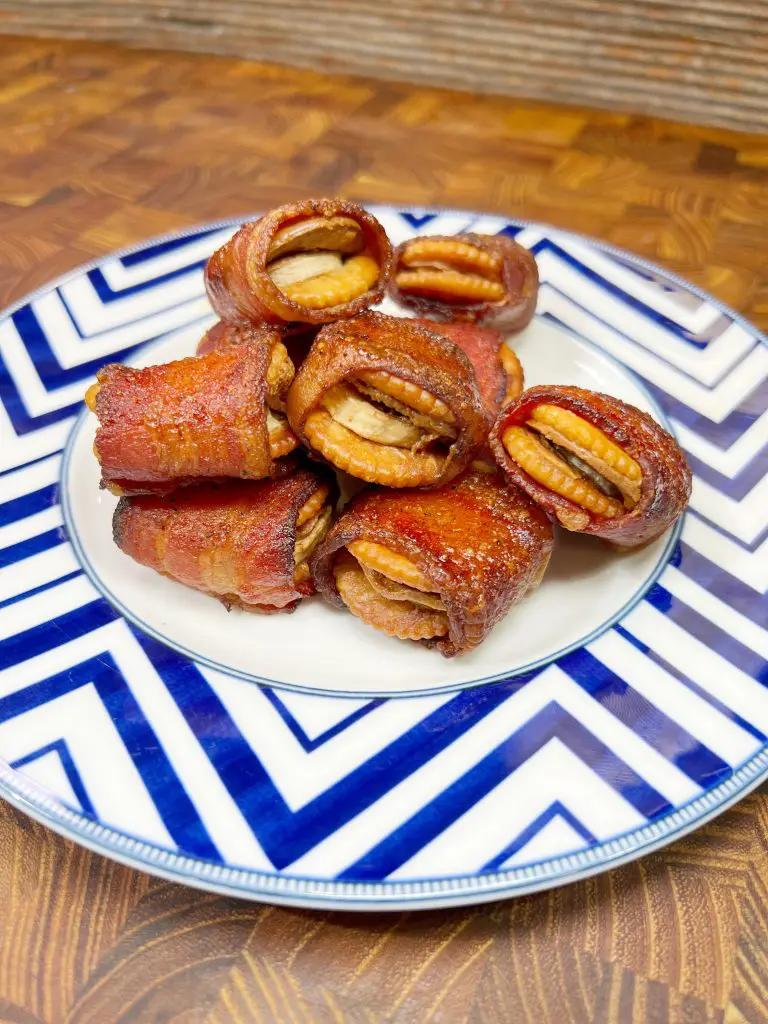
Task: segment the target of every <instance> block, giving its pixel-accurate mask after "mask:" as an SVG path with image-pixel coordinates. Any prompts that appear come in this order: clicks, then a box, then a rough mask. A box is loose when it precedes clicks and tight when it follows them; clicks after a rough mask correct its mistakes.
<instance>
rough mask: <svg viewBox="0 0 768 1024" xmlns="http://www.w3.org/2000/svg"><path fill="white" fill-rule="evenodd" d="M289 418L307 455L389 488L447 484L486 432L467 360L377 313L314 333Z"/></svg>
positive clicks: (291, 395)
mask: <svg viewBox="0 0 768 1024" xmlns="http://www.w3.org/2000/svg"><path fill="white" fill-rule="evenodd" d="M286 409H287V413H288V420H289V422H290V425H291V427H292V429H293V430H294V432H295V433H296V435H297V436H298V437H299V438H300V439H301V441H303V442H304V444H306V445H307V446H308V447H309V448H311V449H313V450H314V451H315V452H317V453H318V454H319V455H321V456H322V457H323V458H324V459H326V460H327V461H328V462H330V463H331V464H332V465H334V466H335V467H336V468H337V469H341V470H344V471H345V472H347V473H349V474H350V475H351V476H353V477H357V478H358V479H361V480H365V481H367V482H369V483H378V484H383V485H386V486H390V487H433V486H439V485H440V484H442V483H445V482H446V481H448V480H450V479H452V478H453V477H454V476H456V475H457V474H458V473H459V472H461V470H462V469H464V468H465V467H466V466H467V465H468V464H469V462H470V461H471V460H472V458H473V457H474V455H475V454H476V453H477V451H478V450H479V448H480V446H481V445H482V444H483V443H484V441H485V439H486V435H487V431H488V423H487V420H486V417H485V415H484V413H483V409H482V405H481V401H480V396H479V393H478V390H477V383H476V380H475V377H474V373H473V371H472V367H471V364H470V362H469V360H468V359H467V357H466V356H465V355H464V353H463V352H462V351H461V350H460V349H459V348H458V347H457V346H456V345H454V344H452V343H451V342H449V341H447V340H446V339H445V338H443V337H442V336H440V335H438V334H436V333H435V332H434V331H431V330H427V329H426V328H424V327H422V326H420V325H419V324H417V323H416V322H415V321H412V320H408V319H404V318H401V317H391V316H386V315H385V314H383V313H374V312H368V313H363V314H361V315H360V316H357V317H355V318H354V319H352V320H346V321H341V322H339V323H336V324H331V325H328V326H327V327H324V328H323V329H322V330H321V331H320V333H319V334H318V335H317V338H316V339H315V342H314V344H313V346H312V349H311V351H310V353H309V355H308V356H307V358H306V359H305V361H304V362H303V363H302V365H301V367H300V368H299V370H298V371H297V373H296V377H295V379H294V381H293V384H292V385H291V387H290V390H289V392H288V397H287V399H286Z"/></svg>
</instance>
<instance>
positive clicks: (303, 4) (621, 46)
mask: <svg viewBox="0 0 768 1024" xmlns="http://www.w3.org/2000/svg"><path fill="white" fill-rule="evenodd" d="M0 31H4V32H9V33H10V32H16V33H30V34H42V35H47V36H50V35H55V36H68V37H81V38H92V39H112V40H118V41H121V42H124V43H129V44H133V45H140V46H153V47H170V48H174V49H180V50H195V51H204V52H212V53H222V54H232V55H239V56H244V57H249V58H252V59H256V60H271V61H279V62H281V63H286V64H291V65H295V66H299V67H311V68H317V69H319V70H329V71H339V72H352V73H359V74H365V75H371V76H375V77H381V78H390V79H401V80H404V81H409V82H425V83H429V84H433V85H445V86H450V87H457V88H467V89H472V90H475V91H479V92H485V93H499V94H504V95H514V96H526V97H533V98H539V99H545V100H556V101H560V102H564V103H573V102H577V103H585V104H586V103H588V104H591V105H594V106H598V107H604V108H614V109H622V110H631V111H637V112H645V113H649V114H660V115H662V116H665V117H674V118H678V119H680V120H685V121H698V122H703V123H706V124H714V125H723V126H726V127H733V128H744V129H749V130H753V131H761V130H762V131H765V130H766V129H768V61H766V57H767V56H768V4H766V2H765V0H548V2H546V3H543V2H541V0H419V2H414V0H384V2H381V0H273V2H269V0H0Z"/></svg>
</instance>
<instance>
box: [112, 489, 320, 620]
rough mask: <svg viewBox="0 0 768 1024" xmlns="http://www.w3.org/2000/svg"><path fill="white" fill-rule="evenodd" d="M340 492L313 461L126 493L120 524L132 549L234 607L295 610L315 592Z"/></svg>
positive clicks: (121, 537) (116, 521)
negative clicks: (167, 491)
mask: <svg viewBox="0 0 768 1024" xmlns="http://www.w3.org/2000/svg"><path fill="white" fill-rule="evenodd" d="M335 495H336V485H335V482H334V481H333V480H332V479H330V477H329V476H327V475H325V474H319V473H317V472H314V471H312V470H307V469H302V470H299V471H298V472H297V473H295V474H294V475H293V476H291V477H288V478H286V479H284V480H259V481H240V480H238V481H234V480H233V481H227V482H226V483H222V484H205V485H203V486H201V487H194V488H187V489H185V490H180V491H176V492H175V493H174V494H172V495H169V496H166V497H159V496H156V495H140V496H136V497H132V498H121V499H120V501H119V502H118V504H117V508H116V509H115V513H114V517H113V520H112V532H113V536H114V539H115V543H116V544H117V546H118V547H119V548H120V550H121V551H123V552H125V554H126V555H130V557H131V558H133V559H135V560H136V561H137V562H140V563H141V564H142V565H146V566H148V567H149V568H150V569H154V570H155V571H156V572H159V573H162V574H163V575H165V576H169V577H170V578H171V579H173V580H176V581H177V582H178V583H183V584H185V585H186V586H188V587H193V588H194V589H195V590H202V591H204V592H205V593H207V594H211V595H213V596H214V597H217V598H219V599H220V600H221V601H223V602H224V604H225V605H227V606H228V607H229V606H231V605H237V606H240V607H243V608H246V609H248V610H249V611H258V612H273V611H292V610H293V608H295V606H296V603H297V602H298V601H299V600H300V599H301V598H302V597H304V596H307V595H308V594H312V593H314V584H313V583H312V579H311V576H310V573H309V568H308V565H307V558H308V556H309V554H310V553H311V552H312V550H313V549H314V548H315V546H316V545H317V544H318V543H319V542H320V541H321V540H322V538H323V537H324V536H325V534H326V533H327V531H328V528H329V526H330V523H331V516H332V508H333V500H334V498H335Z"/></svg>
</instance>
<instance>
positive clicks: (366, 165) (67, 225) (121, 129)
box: [0, 38, 768, 1024]
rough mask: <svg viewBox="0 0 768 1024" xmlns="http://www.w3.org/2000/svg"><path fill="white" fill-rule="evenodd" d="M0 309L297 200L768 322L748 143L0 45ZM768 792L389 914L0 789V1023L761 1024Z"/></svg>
mask: <svg viewBox="0 0 768 1024" xmlns="http://www.w3.org/2000/svg"><path fill="white" fill-rule="evenodd" d="M0 83H1V84H0V125H2V130H1V131H0V237H2V244H0V304H3V305H4V304H6V303H10V302H12V301H14V300H15V299H18V298H20V297H21V296H22V295H24V294H25V293H26V292H28V291H29V290H31V289H33V288H36V287H38V286H39V285H42V284H44V283H45V282H46V281H48V280H49V279H51V278H52V277H54V276H56V275H58V274H61V273H62V272H64V271H66V270H68V269H70V268H72V267H74V266H76V265H77V264H79V263H82V262H83V261H85V260H89V259H91V258H93V257H94V256H97V255H99V254H101V253H106V252H109V251H110V250H112V249H114V248H115V247H118V246H124V245H128V244H129V243H132V242H135V241H138V240H140V239H142V238H145V237H147V236H149V235H152V234H157V233H159V232H164V231H168V230H172V229H174V228H178V227H187V226H189V225H192V224H196V223H200V222H201V221H205V220H207V219H212V218H219V217H229V216H235V215H238V214H245V213H247V212H249V211H255V210H258V209H263V208H264V207H265V206H267V205H270V204H274V203H278V202H282V201H284V200H287V199H290V198H293V197H299V196H307V195H317V194H323V193H326V194H333V193H340V194H344V195H348V196H351V197H354V198H357V199H361V200H375V201H379V202H393V203H417V204H429V203H431V204H443V205H456V206H462V207H469V208H477V209H483V210H489V211H498V212H501V213H505V214H509V215H511V216H519V217H527V218H531V219H542V220H545V221H549V222H553V223H556V224H558V225H560V226H562V227H566V228H572V229H575V230H578V231H585V232H588V233H590V234H592V235H595V236H597V237H599V238H603V239H606V240H608V241H610V242H613V243H615V244H618V245H622V246H626V247H627V248H630V249H632V250H634V251H635V252H638V253H640V254H642V255H644V256H647V257H650V258H652V259H655V260H657V261H659V262H661V263H663V264H664V265H666V266H668V267H670V268H671V269H673V270H675V271H677V272H679V273H682V274H684V275H685V276H687V277H689V278H690V279H691V280H693V281H695V282H696V283H698V284H701V285H703V286H705V287H706V288H708V289H710V290H711V291H713V292H714V293H715V294H716V295H718V296H719V297H720V298H721V299H724V300H725V301H726V302H728V303H730V304H731V305H733V306H735V307H736V308H737V309H739V310H741V311H743V312H745V313H746V314H747V315H748V316H750V317H751V318H752V319H753V320H754V321H755V322H756V323H758V324H760V325H761V326H763V327H766V326H768V262H767V260H766V249H765V241H766V232H767V231H768V142H766V140H765V139H763V138H760V137H758V136H749V135H741V134H733V133H730V132H727V131H723V130H714V129H713V130H710V129H704V128H692V127H682V126H679V125H675V124H672V123H669V122H663V121H657V120H650V119H647V118H642V117H630V116H628V115H623V114H596V113H592V112H590V111H588V110H582V109H576V108H564V107H562V108H561V107H553V106H543V105H535V104H530V103H522V102H516V101H514V100H509V99H504V100H502V99H494V98H482V99H481V98H478V97H475V96H472V95H468V94H463V93H458V92H442V91H439V90H435V89H431V88H420V87H414V88H408V87H404V86H395V85H391V84H380V83H379V84H376V83H374V82H372V81H369V80H364V79H356V78H349V77H345V78H329V77H325V76H323V75H320V74H317V73H314V72H304V71H290V70H287V69H284V68H276V67H270V66H267V65H256V64H249V63H244V62H241V61H234V60H221V59H217V58H209V57H194V56H189V55H180V54H175V55H174V54H160V53H157V52H136V51H123V50H120V49H117V48H114V47H109V46H104V45H96V44H84V43H70V42H61V41H59V42H48V41H40V40H20V39H17V38H13V39H12V38H0ZM766 907H768V799H767V798H766V795H765V793H763V792H759V793H757V794H754V795H752V796H750V797H749V798H747V799H746V800H744V801H743V802H742V803H741V804H739V806H737V807H736V808H735V809H733V810H731V811H730V812H728V813H727V814H726V815H724V816H722V817H721V818H719V819H718V820H717V821H715V822H714V823H712V824H711V825H709V826H707V827H706V828H703V829H701V830H700V831H698V832H697V833H695V834H694V835H692V836H690V837H688V838H686V839H684V840H682V841H680V842H678V843H676V844H675V845H673V846H671V847H669V848H668V849H667V850H665V851H663V852H661V853H659V854H656V855H654V856H651V857H648V858H646V859H645V860H643V861H640V862H638V863H635V864H632V865H629V866H627V867H625V868H622V869H620V870H617V871H614V872H612V873H610V874H607V875H601V876H599V877H597V878H594V879H592V880H590V881H586V882H583V883H581V884H577V885H571V886H568V887H567V888H563V889H559V890H554V891H552V892H550V893H544V894H541V895H537V896H533V897H530V898H525V899H519V900H516V901H510V902H500V903H496V904H491V905H487V906H483V907H479V908H471V909H467V910H452V911H444V912H432V913H419V914H393V915H386V914H382V915H366V916H358V915H353V914H338V913H319V912H317V913H311V912H300V911H291V910H282V909H276V908H271V907H260V906H257V905H255V904H248V903H244V902H238V901H235V900H230V899H224V898H220V897H216V896H207V895H205V894H203V893H199V892H196V891H194V890H191V889H186V888H182V887H180V886H175V885H171V884H168V883H166V882H161V881H157V880H154V879H151V878H149V877H147V876H145V875H141V874H138V873H136V872H134V871H131V870H129V869H127V868H123V867H120V866H118V865H116V864H113V863H111V862H109V861H107V860H104V859H103V858H101V857H99V856H96V855H94V854H91V853H88V852H87V851H85V850H82V849H80V848H78V847H75V846H73V845H72V844H71V843H69V842H67V841H65V840H63V839H60V838H58V837H57V836H55V835H53V834H52V833H51V832H49V831H47V830H46V829H44V828H42V827H41V826H38V825H36V824H34V823H32V822H31V821H29V820H28V819H26V818H25V817H23V816H22V815H21V814H19V813H17V812H16V811H14V810H12V809H11V808H10V807H8V806H7V805H4V804H0V1024H40V1022H44V1024H60V1022H61V1024H64V1022H69V1024H113V1022H114V1024H118V1022H119V1024H139V1022H141V1024H143V1022H157V1024H160V1022H162V1024H165V1022H174V1024H225V1022H230V1021H232V1022H237V1024H245V1022H251V1021H257V1022H264V1024H272V1022H279V1024H307V1022H309V1024H314V1022H320V1024H325V1022H329V1024H331V1022H336V1024H338V1022H343V1024H347V1022H349V1024H358V1022H360V1024H380V1022H385V1021H386V1022H396V1024H401V1022H407V1024H410V1022H422V1021H434V1022H441V1024H445V1022H450V1024H454V1022H457V1024H465V1022H466V1024H506V1022H509V1024H527V1022H532V1024H547V1022H550V1021H552V1022H554V1024H571V1022H574V1024H576V1022H578V1024H614V1022H621V1024H625V1022H633V1024H634V1022H641V1024H662V1022H674V1024H705V1022H707V1024H709V1022H721V1024H744V1022H748V1024H764V1022H765V1021H766V1020H768V911H767V910H766Z"/></svg>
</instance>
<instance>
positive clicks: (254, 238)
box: [205, 199, 392, 326]
mask: <svg viewBox="0 0 768 1024" xmlns="http://www.w3.org/2000/svg"><path fill="white" fill-rule="evenodd" d="M355 225H356V228H355ZM345 228H347V229H348V230H347V231H346V233H345ZM334 254H336V255H337V256H338V257H339V258H338V260H337V264H338V265H335V264H334V258H333V257H334ZM318 255H319V256H320V257H321V258H319V259H318V258H315V260H314V263H311V262H309V260H307V258H306V257H307V256H310V257H312V256H314V257H318ZM297 256H298V257H300V259H298V260H297V259H296V257H297ZM288 260H292V262H293V266H290V265H287V261H288ZM313 266H314V268H315V271H316V273H315V274H314V275H313V274H312V271H311V268H312V267H313ZM307 267H309V268H310V269H306V268H307ZM302 268H304V269H302ZM391 270H392V247H391V246H390V244H389V240H388V239H387V236H386V234H385V232H384V229H383V227H382V226H381V224H379V222H378V221H377V220H376V218H375V217H373V216H372V215H371V214H370V213H368V212H367V211H366V210H364V209H363V208H362V207H361V206H358V205H357V203H351V202H349V201H347V200H343V199H306V200H301V201H300V202H296V203H289V204H288V205H287V206H281V207H279V208H278V209H276V210H272V211H271V212H270V213H267V214H265V215H264V216H263V217H261V218H260V219H259V220H257V221H254V222H252V223H248V224H244V225H243V226H242V227H241V228H240V230H239V231H238V232H237V233H236V234H235V235H234V237H233V238H232V239H230V241H229V242H227V243H226V245H224V246H222V248H221V249H218V250H217V251H216V252H215V253H214V254H213V256H212V257H211V258H210V260H209V262H208V265H207V267H206V271H205V286H206V290H207V292H208V298H209V299H210V302H211V305H212V306H213V308H214V309H215V310H216V312H217V313H218V314H219V316H221V317H222V319H224V320H236V319H242V318H244V319H247V320H251V321H254V322H256V323H265V324H273V325H276V326H286V325H291V324H296V323H304V324H324V323H330V322H331V321H333V320H338V319H340V318H342V317H350V316H354V315H355V314H356V313H359V312H361V311H362V310H364V309H367V308H368V307H369V306H372V305H374V304H375V303H377V302H379V301H380V300H381V297H382V295H383V294H384V289H385V287H386V284H387V281H388V279H389V275H390V273H391ZM304 273H306V274H308V275H309V276H308V277H307V278H303V276H302V275H303V274H304Z"/></svg>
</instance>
